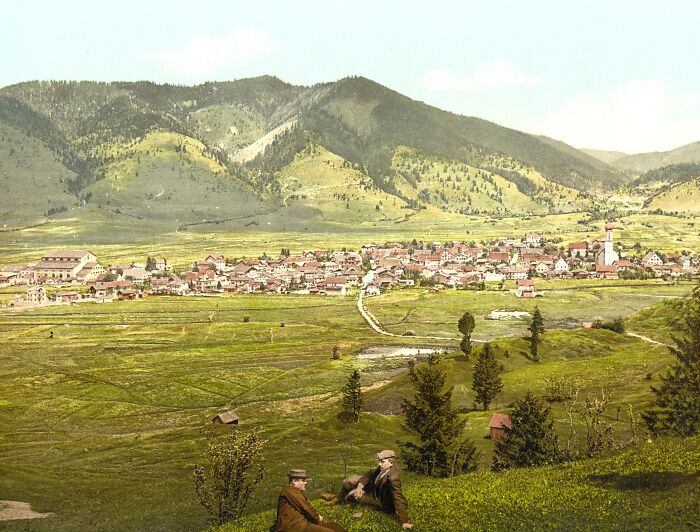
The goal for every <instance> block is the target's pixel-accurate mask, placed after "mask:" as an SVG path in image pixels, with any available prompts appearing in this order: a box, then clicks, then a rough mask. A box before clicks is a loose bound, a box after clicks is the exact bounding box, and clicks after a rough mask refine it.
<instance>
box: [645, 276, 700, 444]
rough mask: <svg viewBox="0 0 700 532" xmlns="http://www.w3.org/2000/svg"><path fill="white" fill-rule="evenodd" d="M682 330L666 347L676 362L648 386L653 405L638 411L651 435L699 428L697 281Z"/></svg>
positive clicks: (699, 295)
mask: <svg viewBox="0 0 700 532" xmlns="http://www.w3.org/2000/svg"><path fill="white" fill-rule="evenodd" d="M684 311H685V312H684V315H685V326H686V334H685V337H684V338H675V337H674V338H673V340H674V342H675V344H676V345H675V347H670V348H669V349H670V350H671V353H672V354H673V356H674V357H676V359H677V362H676V363H675V364H674V365H673V366H671V368H670V369H669V371H668V373H667V374H666V375H663V376H662V377H661V386H659V387H658V388H654V387H653V386H652V387H651V390H652V391H653V392H654V394H655V395H656V402H655V404H654V406H653V407H652V408H651V409H649V410H648V411H647V412H645V413H644V414H642V418H643V419H644V421H645V423H646V424H647V427H648V428H649V432H651V433H652V435H654V436H658V435H663V434H669V435H674V436H693V435H695V434H698V433H699V432H700V284H699V285H698V286H696V287H695V289H694V290H693V294H692V296H691V298H690V300H688V302H687V303H686V305H685V307H684Z"/></svg>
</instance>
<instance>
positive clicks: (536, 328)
mask: <svg viewBox="0 0 700 532" xmlns="http://www.w3.org/2000/svg"><path fill="white" fill-rule="evenodd" d="M527 330H528V331H530V355H531V356H532V359H533V360H539V355H538V354H537V345H538V344H539V343H540V334H542V333H544V320H543V319H542V314H541V313H540V309H539V308H538V307H535V311H534V312H533V313H532V322H530V326H529V327H528V328H527Z"/></svg>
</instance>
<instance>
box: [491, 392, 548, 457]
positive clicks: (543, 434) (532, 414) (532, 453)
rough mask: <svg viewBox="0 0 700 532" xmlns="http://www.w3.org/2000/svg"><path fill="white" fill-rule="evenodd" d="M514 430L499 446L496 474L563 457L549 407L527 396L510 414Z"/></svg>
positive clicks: (496, 452)
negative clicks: (560, 453)
mask: <svg viewBox="0 0 700 532" xmlns="http://www.w3.org/2000/svg"><path fill="white" fill-rule="evenodd" d="M510 422H511V425H512V427H511V428H510V429H506V437H505V438H503V439H501V440H498V441H497V442H496V449H495V452H494V456H493V465H492V466H491V468H492V469H493V470H500V469H506V468H509V467H529V466H538V465H545V464H551V463H554V462H556V461H557V459H558V456H559V448H558V439H557V434H556V433H555V432H554V428H553V422H552V420H551V419H550V417H549V407H548V406H545V404H544V403H543V402H542V401H540V400H539V399H537V398H536V397H535V396H533V395H532V393H531V392H527V393H526V394H525V396H524V397H523V398H521V399H518V400H517V401H516V402H515V406H514V407H513V412H512V413H511V414H510Z"/></svg>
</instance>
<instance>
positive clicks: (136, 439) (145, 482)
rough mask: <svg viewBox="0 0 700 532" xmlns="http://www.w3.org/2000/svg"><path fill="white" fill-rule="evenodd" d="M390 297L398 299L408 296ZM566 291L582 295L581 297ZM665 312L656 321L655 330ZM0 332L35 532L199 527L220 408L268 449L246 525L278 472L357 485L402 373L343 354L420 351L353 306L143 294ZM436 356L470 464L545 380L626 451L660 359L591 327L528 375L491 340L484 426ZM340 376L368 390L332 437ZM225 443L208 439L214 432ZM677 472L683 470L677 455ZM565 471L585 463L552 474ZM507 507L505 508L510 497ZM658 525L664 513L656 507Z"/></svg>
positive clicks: (9, 461) (565, 335) (390, 443)
mask: <svg viewBox="0 0 700 532" xmlns="http://www.w3.org/2000/svg"><path fill="white" fill-rule="evenodd" d="M622 288H624V287H622ZM594 293H595V292H594ZM405 294H406V296H407V301H409V302H410V295H411V293H410V292H406V293H405ZM581 295H582V296H584V297H587V296H588V295H589V291H586V290H584V291H583V292H582V294H581ZM659 295H665V293H664V292H659ZM618 296H619V297H617V298H611V299H610V300H609V302H607V303H606V306H610V307H612V308H611V310H610V312H615V311H616V310H617V311H620V312H622V311H623V309H625V308H627V306H628V302H627V301H629V300H625V298H624V297H622V296H623V294H622V293H618ZM570 297H571V298H572V299H571V301H572V304H574V303H575V302H577V301H578V299H577V294H576V293H571V295H570ZM628 297H630V296H628ZM638 297H639V295H637V298H638ZM648 299H650V300H653V301H656V299H653V298H648ZM397 303H399V304H401V302H400V301H397ZM578 304H579V305H580V304H581V303H580V302H579V303H578ZM387 306H392V304H391V303H388V302H387ZM462 308H463V309H467V308H470V304H469V303H468V302H465V306H463V307H462ZM543 309H544V307H543ZM374 310H375V309H373V311H374ZM676 311H677V310H675V307H664V312H665V313H666V314H667V319H668V317H669V316H668V313H669V312H676ZM246 317H247V319H244V318H246ZM545 317H546V313H545ZM649 323H651V322H649ZM481 325H482V324H481V323H478V324H477V330H478V328H479V327H481ZM51 332H53V338H49V336H50V333H51ZM0 333H2V336H3V340H4V342H3V344H2V346H0V412H2V416H3V420H4V423H3V428H2V431H0V443H1V444H2V448H3V457H4V459H3V461H2V464H0V490H2V493H3V496H4V498H6V499H12V500H21V501H29V502H31V503H32V504H33V506H34V508H35V509H37V510H39V511H53V512H55V515H54V516H53V517H51V518H49V519H48V520H42V521H34V522H31V523H28V524H27V525H28V526H29V527H30V528H31V529H32V530H50V529H71V530H74V529H85V528H90V529H95V530H114V529H134V528H139V529H164V528H165V529H168V530H192V529H196V528H199V527H204V526H205V519H204V518H205V516H204V514H203V511H202V509H201V508H200V507H199V506H198V504H197V502H196V500H195V497H194V490H193V485H192V480H191V471H192V464H193V463H195V462H198V461H201V460H202V456H203V452H204V449H205V448H206V432H207V428H208V427H210V419H211V417H212V416H213V415H214V414H216V413H218V412H221V411H224V410H228V409H230V408H235V409H236V411H237V412H238V414H239V415H240V416H241V419H242V427H243V428H244V429H245V430H249V429H250V428H252V427H254V426H261V428H262V430H263V436H264V438H265V439H267V440H269V443H268V444H267V445H266V447H265V451H264V457H265V460H266V464H267V470H268V473H267V475H266V477H265V479H264V481H263V483H262V485H261V486H260V489H259V492H258V493H257V495H256V497H255V500H254V501H252V504H251V507H250V512H251V513H256V512H260V511H265V510H268V509H270V508H274V505H275V501H276V496H277V493H278V492H279V489H280V486H281V485H282V484H283V483H284V480H285V473H286V471H288V470H289V469H290V468H292V467H306V468H307V469H309V470H311V472H312V475H313V483H312V485H311V486H310V495H311V497H312V498H315V497H317V495H318V493H319V492H321V491H328V490H333V491H334V490H335V489H337V485H338V481H339V479H341V478H342V477H343V475H344V474H345V467H347V470H348V471H355V470H358V471H363V470H365V469H367V468H369V467H370V466H371V465H372V463H373V460H372V457H373V454H374V453H375V452H376V451H377V450H378V449H382V448H386V447H397V446H398V442H399V441H400V440H402V439H403V438H405V437H406V434H405V433H404V429H403V428H402V425H401V418H400V417H399V416H394V415H390V412H391V411H393V408H394V407H395V406H396V404H397V401H398V400H399V399H400V398H401V397H403V396H405V395H406V393H407V392H409V391H410V388H409V387H407V385H406V378H405V375H404V373H405V371H406V368H407V363H408V360H407V359H406V358H401V357H399V358H373V359H372V358H363V357H358V356H357V355H358V354H360V353H361V352H362V350H363V349H365V348H366V347H370V346H385V347H386V346H390V345H396V344H400V345H418V346H421V345H425V341H420V340H417V339H410V338H388V337H382V336H378V335H376V334H375V333H374V332H373V331H371V330H370V329H369V328H368V327H367V325H366V324H365V323H364V321H363V320H362V318H361V317H360V316H359V314H358V312H357V310H356V308H355V302H354V300H353V299H352V298H337V299H336V298H334V299H322V298H317V297H304V296H250V297H241V296H239V297H218V298H184V299H183V298H166V297H162V298H161V297H151V298H148V299H146V300H143V301H135V302H121V303H112V304H108V305H96V304H81V305H72V306H60V307H48V308H42V309H35V310H30V311H23V312H12V313H8V312H7V311H4V312H3V313H2V314H0ZM433 343H435V344H437V345H444V346H446V347H447V348H448V354H447V356H446V357H445V358H444V360H443V362H442V365H443V367H444V368H445V369H446V370H447V371H448V375H449V382H450V383H451V384H454V385H455V392H454V403H455V406H457V407H458V408H460V409H461V411H462V412H464V414H463V419H464V421H465V423H466V427H467V433H468V434H469V435H470V436H471V437H472V438H474V440H475V442H476V444H477V446H478V448H479V449H480V450H481V452H482V458H481V464H482V467H486V468H487V467H488V464H489V463H490V456H491V453H492V448H493V443H492V442H491V441H490V440H488V439H485V438H484V436H485V435H486V433H487V428H486V427H487V424H488V418H489V416H490V414H491V413H492V412H493V411H494V409H495V408H498V409H499V410H500V411H503V410H501V409H507V408H508V406H507V405H508V404H509V403H510V402H511V401H512V400H513V398H515V397H516V396H518V395H520V394H522V393H523V392H524V390H525V389H531V390H533V391H534V392H535V393H536V394H538V395H544V394H545V392H546V385H547V383H546V379H547V378H554V377H559V378H563V379H567V380H568V381H571V382H572V383H574V382H579V381H580V383H579V385H580V387H581V396H580V397H581V398H583V397H584V396H585V395H587V394H598V393H600V388H601V386H603V387H604V388H605V389H606V392H607V393H608V394H610V396H611V401H612V403H611V405H610V406H609V409H608V412H607V414H606V417H605V420H606V422H608V423H610V424H611V426H612V428H613V432H614V436H615V440H616V441H617V442H618V443H624V442H626V441H627V440H628V439H629V438H630V436H631V432H630V419H629V416H628V414H627V410H626V408H627V404H631V405H632V407H633V413H634V414H635V415H636V414H638V413H639V412H640V411H641V410H642V409H643V408H644V406H645V405H646V404H648V402H649V400H650V398H651V392H650V388H649V387H650V386H651V385H654V384H658V373H659V372H660V371H662V370H663V369H664V368H665V367H666V365H667V364H668V362H669V360H670V355H669V353H668V351H667V350H666V349H665V348H663V347H662V346H657V345H654V344H649V343H647V342H644V341H642V340H640V339H637V338H632V337H627V336H623V335H617V334H615V333H612V332H609V331H604V330H580V329H579V330H576V331H552V330H548V331H547V332H545V334H544V335H543V344H542V346H541V362H539V363H534V362H532V361H530V360H528V359H527V358H526V357H525V356H523V355H522V352H523V351H526V350H527V343H526V341H525V340H524V339H522V338H503V339H500V340H498V341H497V342H496V343H495V345H494V348H495V351H496V354H497V357H498V360H499V363H502V364H503V366H504V374H503V377H504V383H505V388H504V393H503V396H501V397H498V398H497V400H496V404H495V405H494V406H493V407H492V410H491V412H482V411H471V404H472V403H473V394H472V392H471V390H470V387H469V382H470V380H469V379H470V375H471V370H472V365H473V361H465V360H464V359H463V357H461V356H460V355H459V351H458V350H457V347H456V345H457V342H456V341H449V340H448V341H445V342H433ZM49 344H50V345H49ZM334 345H338V346H339V347H340V352H341V356H342V358H341V360H339V361H333V360H330V354H331V352H332V348H333V346H334ZM49 347H50V348H49ZM506 350H508V351H509V353H510V356H509V357H506V356H505V351H506ZM354 368H358V369H360V370H361V374H362V384H363V385H364V386H366V387H367V388H366V398H367V409H368V410H369V411H368V412H364V413H363V414H362V419H361V421H360V423H358V424H357V425H353V426H347V425H345V424H343V423H341V422H340V421H338V420H337V419H336V413H337V412H338V411H339V409H340V406H339V401H340V393H339V392H340V389H341V387H342V385H343V383H344V380H345V378H346V376H347V375H348V374H349V372H350V371H351V370H352V369H354ZM648 375H650V377H649V376H648ZM392 405H393V406H392ZM617 406H620V407H621V410H620V411H618V410H617ZM553 415H554V419H555V422H556V427H557V430H558V431H559V433H560V437H561V438H562V442H565V441H566V440H567V438H568V436H567V435H568V434H569V425H568V421H567V419H568V418H567V416H566V415H565V414H564V412H563V407H562V405H561V404H558V403H556V404H554V405H553ZM573 427H574V429H575V430H576V432H577V436H576V438H575V439H574V441H573V443H572V445H573V447H574V448H578V447H580V445H582V438H583V437H584V436H585V423H584V422H583V420H582V418H580V417H576V418H575V422H574V425H573ZM226 430H227V429H226V427H220V428H219V429H218V432H216V434H219V435H220V436H222V435H223V434H225V432H226ZM680 456H681V455H679V454H678V453H675V454H673V455H667V456H666V458H665V459H667V460H674V459H676V458H678V459H681V458H679V457H680ZM682 460H684V462H683V463H684V464H686V466H685V467H687V468H688V471H694V470H693V469H692V468H693V467H695V466H694V465H692V464H693V462H692V461H689V460H690V459H689V458H688V459H686V458H683V459H682ZM606 463H608V464H609V466H606V467H608V469H607V471H606V472H605V474H610V475H625V474H627V473H626V471H627V469H626V466H624V462H620V460H619V459H611V460H610V461H609V462H606ZM621 464H622V465H621ZM688 464H690V465H688ZM578 467H585V465H571V466H565V467H564V468H562V471H566V470H569V468H573V469H571V470H572V471H573V470H576V468H578ZM673 467H675V466H673ZM555 471H559V470H558V469H557V470H555ZM657 471H660V472H669V471H671V472H672V471H676V469H673V468H671V469H658V470H657ZM513 474H515V473H513ZM523 474H524V473H523ZM601 474H602V473H601ZM482 475H484V476H483V478H484V479H491V480H484V482H496V483H497V484H498V480H497V479H499V478H500V479H503V478H506V479H507V478H510V477H509V475H511V473H508V474H506V475H505V476H498V477H493V476H491V475H490V474H489V473H480V474H478V475H476V476H470V477H462V479H455V480H452V481H448V482H461V481H462V480H464V481H469V479H470V478H471V479H478V478H482ZM531 478H535V477H534V476H532V475H531ZM537 478H543V477H537ZM611 478H613V477H611ZM615 478H616V477H615ZM426 482H427V484H425V483H426ZM432 482H433V481H426V479H423V478H421V477H418V476H415V475H410V474H405V475H404V485H405V486H406V490H407V494H408V496H409V500H410V501H411V504H412V505H413V508H412V510H411V511H412V515H413V516H414V520H415V522H416V523H417V524H418V525H419V526H423V527H428V525H429V524H430V523H431V522H432V521H429V520H426V521H422V520H421V519H422V518H425V519H434V518H436V516H438V518H441V519H451V518H452V517H451V516H452V514H449V513H446V514H445V515H440V514H441V513H442V512H440V513H438V514H436V513H432V514H430V513H426V512H421V511H419V510H418V508H420V506H419V504H422V503H420V502H419V501H420V500H421V499H420V498H418V493H419V492H420V491H421V486H428V485H432ZM470 482H471V481H470ZM475 482H480V481H476V480H475ZM571 482H572V483H573V484H576V485H578V488H576V489H580V490H586V489H589V485H588V483H587V481H584V480H583V479H582V478H581V477H579V476H574V477H572V479H571ZM573 484H572V489H573ZM447 485H449V484H446V486H447ZM480 485H481V484H476V486H480ZM498 485H500V484H498ZM684 485H685V484H684ZM434 486H435V489H441V488H438V486H439V484H435V485H434ZM514 486H515V487H514V488H513V489H514V490H515V491H513V492H512V493H513V497H517V496H518V494H521V496H523V497H524V496H525V494H527V493H529V488H527V489H525V488H522V487H519V486H522V484H521V483H520V482H517V483H515V484H514ZM525 486H527V484H525ZM664 486H665V485H664ZM426 489H427V488H426ZM430 489H432V488H430ZM445 489H447V488H445ZM464 489H468V488H466V487H465V488H464ZM414 490H415V491H414ZM448 493H449V492H448ZM606 493H607V492H606ZM625 493H628V495H629V497H631V498H630V499H629V501H631V500H632V498H634V497H641V495H640V494H639V492H634V493H635V494H634V495H633V494H632V492H629V491H625ZM679 493H682V492H679ZM679 496H680V495H679ZM683 496H685V495H683ZM441 500H446V499H444V498H443V499H441ZM504 500H505V501H506V502H508V504H510V502H509V501H510V500H511V499H510V498H509V497H508V498H506V499H504ZM557 500H558V499H557ZM617 500H618V499H615V501H617ZM639 500H642V501H646V499H639ZM576 504H578V503H576ZM559 505H560V504H559V503H557V506H559ZM536 506H539V504H537V505H536ZM643 506H644V505H642V506H640V507H643ZM339 511H340V509H339ZM533 511H534V510H533ZM655 512H656V513H657V514H658V515H662V516H663V515H665V514H664V510H663V509H659V508H656V510H655ZM339 515H340V514H339ZM508 515H510V514H508ZM601 515H602V514H601ZM605 515H608V516H609V515H610V514H609V513H606V514H605ZM648 515H649V516H653V515H654V513H653V512H650V513H649V514H648ZM684 515H685V514H684ZM346 517H349V516H346ZM268 518H269V514H266V516H265V517H264V519H268ZM341 518H342V516H341ZM456 518H459V519H465V517H464V516H461V515H459V516H457V517H455V519H456ZM251 519H253V521H251V522H253V523H258V522H259V521H255V519H257V518H255V517H252V518H251ZM363 519H367V520H368V521H362V523H364V524H366V523H367V522H374V521H373V520H374V519H375V517H373V514H366V517H365V518H363ZM377 522H378V523H382V522H383V521H377ZM378 526H379V525H378ZM425 529H427V530H430V528H425Z"/></svg>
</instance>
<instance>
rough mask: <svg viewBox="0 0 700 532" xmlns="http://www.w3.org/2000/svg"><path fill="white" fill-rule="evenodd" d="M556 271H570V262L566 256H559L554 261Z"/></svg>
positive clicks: (561, 272) (558, 272)
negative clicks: (566, 259)
mask: <svg viewBox="0 0 700 532" xmlns="http://www.w3.org/2000/svg"><path fill="white" fill-rule="evenodd" d="M554 271H555V272H556V273H557V274H563V273H568V271H569V264H568V263H567V262H566V261H565V260H564V257H559V258H558V259H557V260H556V261H555V262H554Z"/></svg>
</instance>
